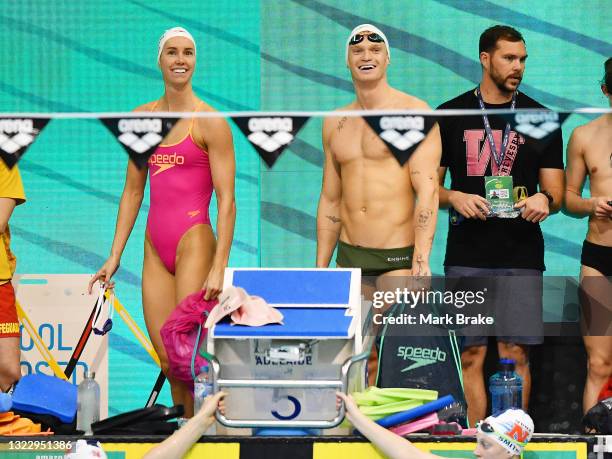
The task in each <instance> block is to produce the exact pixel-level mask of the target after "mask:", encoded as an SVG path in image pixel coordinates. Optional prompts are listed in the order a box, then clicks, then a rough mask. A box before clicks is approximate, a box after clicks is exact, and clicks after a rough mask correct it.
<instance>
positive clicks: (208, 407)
mask: <svg viewBox="0 0 612 459" xmlns="http://www.w3.org/2000/svg"><path fill="white" fill-rule="evenodd" d="M225 395H226V393H225V392H223V391H221V392H217V393H216V394H214V395H209V396H208V397H206V398H205V399H204V403H203V404H202V408H200V411H199V412H198V413H197V414H198V415H199V416H202V417H205V418H207V419H208V418H211V417H212V416H214V415H215V411H217V408H219V411H221V414H225V403H224V401H223V398H224V397H225Z"/></svg>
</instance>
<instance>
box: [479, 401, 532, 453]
mask: <svg viewBox="0 0 612 459" xmlns="http://www.w3.org/2000/svg"><path fill="white" fill-rule="evenodd" d="M477 427H478V431H479V432H482V433H484V434H486V435H488V436H489V437H490V438H492V439H493V440H495V441H496V442H497V443H499V444H500V445H501V446H503V447H504V449H505V450H506V451H508V452H509V453H510V454H514V455H517V456H518V455H520V454H521V453H522V452H523V448H525V446H526V445H527V442H529V440H531V436H532V435H533V430H534V427H533V420H532V419H531V417H529V415H528V414H527V413H525V412H524V411H523V410H516V409H513V410H506V411H504V412H503V413H501V414H498V415H497V416H489V417H488V418H487V419H485V420H484V421H482V422H480V423H478V425H477Z"/></svg>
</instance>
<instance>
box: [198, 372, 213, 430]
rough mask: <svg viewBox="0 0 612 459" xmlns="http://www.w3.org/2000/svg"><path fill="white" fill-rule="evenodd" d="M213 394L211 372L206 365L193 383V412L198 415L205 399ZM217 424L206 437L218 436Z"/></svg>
mask: <svg viewBox="0 0 612 459" xmlns="http://www.w3.org/2000/svg"><path fill="white" fill-rule="evenodd" d="M212 394H213V385H212V382H211V380H210V372H209V367H208V365H204V366H203V367H202V368H201V369H200V374H199V375H198V376H196V379H195V380H194V381H193V412H194V414H197V413H198V411H200V408H202V405H204V399H205V398H206V397H208V396H209V395H212ZM216 430H217V429H216V426H215V424H213V425H211V426H210V427H209V428H208V430H207V431H206V432H205V433H204V435H215V434H216Z"/></svg>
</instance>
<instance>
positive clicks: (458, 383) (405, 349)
mask: <svg viewBox="0 0 612 459" xmlns="http://www.w3.org/2000/svg"><path fill="white" fill-rule="evenodd" d="M405 308H406V306H404V305H401V304H396V305H394V306H393V307H392V308H391V309H390V311H389V312H388V314H387V315H395V316H399V314H402V313H403V312H404V309H405ZM401 327H406V325H385V326H383V328H382V330H381V332H380V335H379V336H377V339H376V347H377V351H378V374H377V377H376V386H378V387H381V388H384V387H406V388H413V389H427V390H435V391H438V397H443V396H445V395H452V396H453V398H454V399H455V401H456V402H458V404H459V405H461V406H460V407H459V408H460V409H459V410H458V411H459V412H461V414H460V415H459V416H458V418H459V419H456V420H457V421H459V422H460V423H461V425H463V426H464V427H467V424H466V419H465V412H466V402H465V396H464V393H463V375H462V369H461V351H460V343H459V342H458V338H457V337H456V335H455V332H454V331H453V330H448V329H446V328H440V327H437V326H433V325H426V326H419V331H418V334H419V336H408V334H407V333H406V332H405V330H406V329H405V328H404V329H402V328H401ZM454 411H455V412H457V410H454Z"/></svg>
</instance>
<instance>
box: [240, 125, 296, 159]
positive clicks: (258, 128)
mask: <svg viewBox="0 0 612 459" xmlns="http://www.w3.org/2000/svg"><path fill="white" fill-rule="evenodd" d="M248 126H249V131H251V134H249V135H248V137H247V138H248V139H249V141H251V142H252V143H254V144H255V145H257V146H259V147H260V148H263V149H264V150H265V151H267V152H268V153H272V152H273V151H276V150H278V149H279V148H281V147H282V146H284V145H289V144H290V143H291V141H292V140H293V138H294V137H293V135H292V134H291V132H292V131H293V120H292V119H291V118H249V125H248ZM267 132H270V133H271V134H267Z"/></svg>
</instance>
